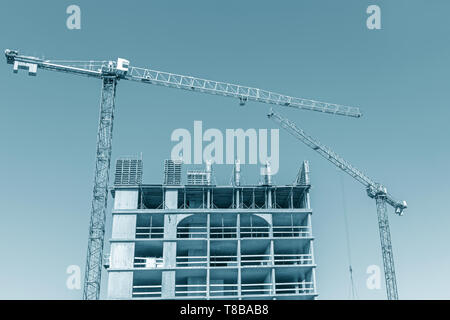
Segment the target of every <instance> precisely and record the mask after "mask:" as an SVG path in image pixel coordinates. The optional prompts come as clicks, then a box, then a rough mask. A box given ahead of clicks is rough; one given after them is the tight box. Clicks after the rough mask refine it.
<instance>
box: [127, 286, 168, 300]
mask: <svg viewBox="0 0 450 320" xmlns="http://www.w3.org/2000/svg"><path fill="white" fill-rule="evenodd" d="M161 293H162V285H148V286H133V291H132V297H133V298H141V299H143V298H159V297H161Z"/></svg>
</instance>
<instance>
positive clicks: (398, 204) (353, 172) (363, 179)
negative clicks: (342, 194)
mask: <svg viewBox="0 0 450 320" xmlns="http://www.w3.org/2000/svg"><path fill="white" fill-rule="evenodd" d="M267 116H268V117H269V119H271V120H273V121H274V122H276V123H278V124H279V125H280V126H281V127H282V128H284V129H286V130H287V131H288V132H289V133H290V134H291V135H293V136H294V137H296V138H297V139H299V140H300V141H302V142H303V143H304V144H306V145H307V146H308V147H310V148H311V149H313V150H315V151H316V152H317V153H319V154H320V155H321V156H322V157H324V158H325V159H327V160H328V161H330V162H331V163H333V164H334V165H335V166H337V167H338V168H339V169H341V170H342V171H344V172H346V173H347V174H349V175H350V176H351V177H353V178H354V179H355V180H356V181H358V182H359V183H361V184H362V185H363V186H364V187H365V188H366V191H367V195H368V196H369V197H370V198H373V199H375V202H376V207H377V216H378V227H379V231H380V240H381V251H382V256H383V266H384V276H385V281H386V291H387V298H388V299H389V300H398V291H397V280H396V277H395V268H394V256H393V253H392V241H391V233H390V230H389V220H388V216H387V208H386V204H389V205H390V206H391V207H393V208H394V210H395V213H396V214H398V215H403V210H404V209H406V207H407V204H406V201H398V200H396V199H394V197H392V195H391V194H389V193H388V192H387V189H386V187H385V186H383V185H382V184H380V183H377V182H375V181H374V180H372V179H371V178H369V177H368V176H366V175H365V174H364V173H363V172H361V171H360V170H358V169H356V168H355V167H354V166H352V165H351V164H350V163H348V162H347V161H346V160H345V159H343V158H342V157H340V156H339V155H337V154H336V153H335V152H333V151H332V150H331V149H330V148H328V147H327V146H325V145H323V144H321V143H320V142H319V141H317V140H316V139H314V138H313V137H311V136H309V135H308V134H307V133H306V132H305V131H303V130H302V129H300V128H299V127H297V126H296V125H295V124H294V123H293V122H291V121H290V120H289V119H287V118H284V117H283V116H281V115H280V114H278V113H276V112H275V111H273V110H272V109H271V110H270V113H269V114H268V115H267Z"/></svg>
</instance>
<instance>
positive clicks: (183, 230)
mask: <svg viewBox="0 0 450 320" xmlns="http://www.w3.org/2000/svg"><path fill="white" fill-rule="evenodd" d="M207 237H208V230H207V228H206V227H197V226H195V227H177V238H195V239H206V238H207Z"/></svg>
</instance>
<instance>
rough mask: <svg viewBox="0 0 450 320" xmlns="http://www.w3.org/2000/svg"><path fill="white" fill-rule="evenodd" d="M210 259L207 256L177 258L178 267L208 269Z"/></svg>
mask: <svg viewBox="0 0 450 320" xmlns="http://www.w3.org/2000/svg"><path fill="white" fill-rule="evenodd" d="M207 264H208V257H206V256H181V257H176V266H177V267H206V266H207Z"/></svg>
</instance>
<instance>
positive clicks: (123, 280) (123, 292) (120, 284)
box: [108, 189, 139, 299]
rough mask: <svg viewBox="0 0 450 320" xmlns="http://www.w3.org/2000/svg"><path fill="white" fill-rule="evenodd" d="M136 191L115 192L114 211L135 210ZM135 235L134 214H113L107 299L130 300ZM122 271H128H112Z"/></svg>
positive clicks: (137, 194)
mask: <svg viewBox="0 0 450 320" xmlns="http://www.w3.org/2000/svg"><path fill="white" fill-rule="evenodd" d="M138 201H139V190H138V189H126V190H116V192H115V196H114V209H115V210H127V209H137V208H138ZM135 234H136V214H113V217H112V234H111V238H112V239H113V240H125V241H123V242H122V241H114V242H112V243H111V248H110V268H109V270H110V271H109V272H108V298H109V299H131V298H132V293H133V271H131V270H129V269H132V268H133V265H134V247H135V244H134V242H130V240H134V239H135ZM115 269H124V270H128V271H114V270H115Z"/></svg>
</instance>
